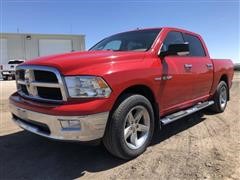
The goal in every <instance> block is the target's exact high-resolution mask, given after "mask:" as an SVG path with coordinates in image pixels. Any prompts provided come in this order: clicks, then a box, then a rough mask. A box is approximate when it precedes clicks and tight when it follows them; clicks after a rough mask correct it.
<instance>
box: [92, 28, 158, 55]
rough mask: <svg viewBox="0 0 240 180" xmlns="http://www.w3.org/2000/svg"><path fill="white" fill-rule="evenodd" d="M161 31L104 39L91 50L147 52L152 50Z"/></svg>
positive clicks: (123, 34) (122, 34)
mask: <svg viewBox="0 0 240 180" xmlns="http://www.w3.org/2000/svg"><path fill="white" fill-rule="evenodd" d="M159 32H160V29H151V30H138V31H130V32H125V33H120V34H116V35H113V36H110V37H108V38H106V39H103V40H102V41H100V42H99V43H97V44H96V45H95V46H93V47H92V48H91V49H90V51H91V50H112V51H147V50H149V49H150V48H151V46H152V44H153V42H154V40H155V39H156V37H157V35H158V34H159Z"/></svg>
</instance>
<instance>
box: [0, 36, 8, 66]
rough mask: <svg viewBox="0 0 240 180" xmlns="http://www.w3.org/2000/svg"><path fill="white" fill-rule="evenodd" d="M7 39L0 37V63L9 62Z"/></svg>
mask: <svg viewBox="0 0 240 180" xmlns="http://www.w3.org/2000/svg"><path fill="white" fill-rule="evenodd" d="M7 62H8V53H7V39H0V64H7Z"/></svg>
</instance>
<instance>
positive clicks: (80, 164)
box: [0, 73, 240, 180]
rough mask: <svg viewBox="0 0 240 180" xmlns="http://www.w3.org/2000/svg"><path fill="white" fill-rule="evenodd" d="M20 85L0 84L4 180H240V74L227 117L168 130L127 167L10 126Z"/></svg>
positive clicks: (96, 151)
mask: <svg viewBox="0 0 240 180" xmlns="http://www.w3.org/2000/svg"><path fill="white" fill-rule="evenodd" d="M14 91H15V82H14V81H4V82H3V81H0V113H1V114H0V118H1V119H0V179H19V178H20V179H33V178H34V179H73V178H80V177H81V178H83V179H127V178H131V179H134V178H135V179H147V178H148V179H163V180H165V179H170V180H172V179H240V122H239V114H240V73H238V74H236V75H235V79H234V83H233V86H232V89H231V101H230V102H229V103H228V107H227V109H226V111H225V112H224V113H222V114H211V113H209V112H207V111H202V112H199V113H195V114H194V115H192V116H189V117H187V118H184V119H181V120H179V121H177V122H175V123H173V124H170V125H168V126H166V127H164V128H163V130H162V132H161V133H160V134H159V136H158V137H155V138H154V140H153V143H152V145H151V146H150V147H149V148H148V149H147V151H146V152H145V153H144V154H143V155H141V156H140V157H138V158H136V159H134V160H132V161H128V162H127V161H123V160H119V159H117V158H114V157H112V156H111V155H109V154H108V153H107V152H106V150H105V149H104V148H103V147H102V146H97V147H92V146H85V145H81V144H78V143H74V144H72V143H63V142H55V141H49V140H48V139H45V138H42V137H39V136H36V135H33V134H30V133H28V132H25V131H22V130H21V129H19V128H18V127H17V126H16V125H15V124H13V123H12V121H11V120H10V113H9V112H8V100H7V98H8V97H9V95H10V94H11V93H12V92H14Z"/></svg>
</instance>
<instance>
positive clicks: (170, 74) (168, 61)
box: [159, 31, 194, 113]
mask: <svg viewBox="0 0 240 180" xmlns="http://www.w3.org/2000/svg"><path fill="white" fill-rule="evenodd" d="M179 43H184V40H183V36H182V33H181V32H175V31H172V32H169V33H168V34H167V36H166V38H165V40H164V42H163V45H162V49H161V50H163V51H166V50H167V48H168V46H169V45H170V44H179ZM161 62H162V80H161V81H160V84H159V86H160V104H161V111H163V112H166V113H167V112H170V111H172V110H176V109H179V108H180V107H183V106H184V104H186V103H188V102H189V101H190V100H192V98H193V93H192V89H193V87H192V85H193V81H194V79H193V77H192V75H193V74H192V70H191V66H192V60H191V57H188V56H178V55H171V56H165V57H164V58H163V59H161Z"/></svg>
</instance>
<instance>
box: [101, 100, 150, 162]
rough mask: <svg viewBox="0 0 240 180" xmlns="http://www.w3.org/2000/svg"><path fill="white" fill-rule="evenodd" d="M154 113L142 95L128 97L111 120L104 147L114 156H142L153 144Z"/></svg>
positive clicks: (123, 157) (115, 111)
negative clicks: (150, 144)
mask: <svg viewBox="0 0 240 180" xmlns="http://www.w3.org/2000/svg"><path fill="white" fill-rule="evenodd" d="M153 131H154V113H153V108H152V105H151V103H150V102H149V100H148V99H147V98H145V97H144V96H142V95H128V96H127V97H125V98H124V100H123V101H122V102H121V103H120V104H119V105H118V107H117V108H116V109H115V110H114V112H113V113H112V116H111V117H110V119H109V123H108V126H107V129H106V132H105V135H104V139H103V142H104V145H105V147H106V148H107V150H108V151H109V152H110V153H111V154H113V155H114V156H117V157H120V158H122V159H131V158H134V157H136V156H138V155H140V154H142V153H143V152H144V151H145V150H146V148H147V146H148V145H149V143H150V142H151V139H152V136H153Z"/></svg>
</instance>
